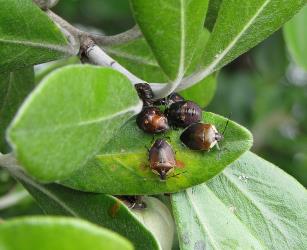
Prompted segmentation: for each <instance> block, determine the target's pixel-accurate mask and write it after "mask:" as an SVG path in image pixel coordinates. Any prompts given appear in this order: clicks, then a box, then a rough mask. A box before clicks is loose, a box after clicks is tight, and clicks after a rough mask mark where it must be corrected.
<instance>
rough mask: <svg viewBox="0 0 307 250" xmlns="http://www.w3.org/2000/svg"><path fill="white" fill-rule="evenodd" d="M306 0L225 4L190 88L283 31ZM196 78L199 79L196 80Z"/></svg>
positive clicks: (190, 80)
mask: <svg viewBox="0 0 307 250" xmlns="http://www.w3.org/2000/svg"><path fill="white" fill-rule="evenodd" d="M305 3H306V0H292V1H284V0H250V1H247V2H244V4H242V1H241V0H233V1H223V2H222V4H221V6H220V10H219V15H218V18H217V21H216V23H215V26H214V29H213V31H212V34H211V36H210V39H209V41H208V43H207V45H206V48H205V53H204V54H203V65H202V66H201V67H200V69H199V71H198V72H197V73H195V74H194V75H193V76H192V77H190V78H188V79H185V82H188V83H187V84H186V87H187V86H190V85H192V84H194V83H195V81H199V80H200V79H203V78H205V77H207V76H209V75H210V74H211V73H212V72H214V71H216V70H218V69H220V68H222V67H223V66H224V65H226V64H227V63H229V62H231V61H232V60H234V59H235V58H236V57H238V56H239V55H241V54H242V53H244V52H246V51H247V50H248V49H250V48H252V47H254V46H255V45H256V44H258V43H259V42H261V41H262V40H264V39H265V38H267V37H268V36H269V35H271V34H272V33H273V32H274V31H276V30H277V29H278V28H280V27H281V26H282V25H283V24H284V23H285V22H286V21H287V20H289V19H290V18H291V17H292V16H294V15H295V13H296V12H297V11H298V10H299V9H300V8H302V7H303V6H304V5H305ZM195 79H196V80H195Z"/></svg>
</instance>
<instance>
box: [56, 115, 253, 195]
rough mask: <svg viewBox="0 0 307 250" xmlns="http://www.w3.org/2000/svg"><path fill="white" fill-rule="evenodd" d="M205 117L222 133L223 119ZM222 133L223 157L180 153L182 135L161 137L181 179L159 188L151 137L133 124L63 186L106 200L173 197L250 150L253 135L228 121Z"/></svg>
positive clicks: (183, 150) (185, 150)
mask: <svg viewBox="0 0 307 250" xmlns="http://www.w3.org/2000/svg"><path fill="white" fill-rule="evenodd" d="M203 116H204V118H203V120H204V121H205V122H207V123H212V124H215V125H216V127H217V129H218V130H220V131H221V130H222V129H223V128H224V127H225V124H226V121H227V119H226V118H223V117H221V116H218V115H215V114H212V113H209V112H206V113H204V114H203ZM226 131H227V132H226V133H225V139H224V141H222V142H221V144H220V146H221V148H222V149H221V151H218V150H217V149H213V150H212V151H210V152H196V151H191V150H189V149H188V148H186V147H184V146H183V145H182V143H181V142H180V139H179V137H180V134H181V132H182V129H179V130H171V131H170V132H168V133H167V134H166V135H165V136H168V137H170V139H169V143H170V144H171V145H172V147H173V149H174V150H175V151H176V159H177V161H178V162H177V165H178V167H177V168H176V171H175V175H176V174H179V175H177V176H174V177H169V178H168V179H167V181H165V182H162V181H160V178H159V177H158V176H157V175H155V174H154V173H153V172H152V171H151V170H150V168H149V163H148V153H147V150H146V147H150V146H151V143H152V142H151V141H152V140H153V137H152V135H147V134H145V133H144V132H143V131H141V130H140V129H139V128H138V127H137V126H136V123H135V118H132V119H131V120H130V121H129V122H127V123H126V124H125V125H124V126H123V127H122V128H121V130H120V131H119V132H118V133H117V134H116V136H115V137H114V138H113V139H112V140H111V141H110V142H109V143H108V144H106V145H105V146H104V147H103V148H102V149H101V150H100V152H99V153H98V154H97V155H96V157H95V158H94V159H92V160H90V161H89V162H88V163H87V164H86V166H84V167H83V168H81V169H80V170H79V171H77V172H75V173H74V174H73V175H72V176H70V177H69V179H67V180H65V181H62V182H61V183H63V184H64V185H67V186H69V187H71V188H75V189H79V190H83V191H90V192H101V193H108V194H158V193H169V192H177V191H179V190H182V189H185V188H187V187H191V186H194V185H196V184H199V183H202V182H204V181H206V180H208V179H210V178H212V177H213V176H215V175H216V174H218V173H219V172H220V171H222V170H223V169H224V168H225V167H226V166H227V165H228V164H230V163H231V162H233V161H234V160H235V159H237V158H238V157H239V156H240V155H241V154H243V153H244V152H245V151H246V150H248V149H249V148H250V147H251V144H252V135H251V134H250V132H249V131H248V130H247V129H245V128H243V127H241V126H240V125H238V124H236V123H235V122H232V121H230V122H229V125H228V128H227V130H226ZM162 137H163V136H162ZM156 138H157V137H156Z"/></svg>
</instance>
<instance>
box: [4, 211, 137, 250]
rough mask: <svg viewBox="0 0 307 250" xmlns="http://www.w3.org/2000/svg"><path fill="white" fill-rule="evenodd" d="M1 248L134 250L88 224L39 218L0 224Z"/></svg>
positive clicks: (105, 231) (125, 242)
mask: <svg viewBox="0 0 307 250" xmlns="http://www.w3.org/2000/svg"><path fill="white" fill-rule="evenodd" d="M59 236H60V237H59ZM0 247H1V249H5V250H16V249H18V250H33V249H41V250H54V249H65V250H84V249H97V250H118V249H123V250H131V249H133V246H132V245H131V243H130V242H129V241H127V240H126V239H124V238H123V237H121V236H119V235H117V234H115V233H113V232H111V231H109V230H106V229H103V228H100V227H97V226H95V225H93V224H90V223H88V222H86V221H83V220H79V219H72V218H65V217H39V216H36V217H24V218H19V219H13V220H9V221H7V222H4V223H2V224H0Z"/></svg>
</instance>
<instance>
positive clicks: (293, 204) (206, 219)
mask: <svg viewBox="0 0 307 250" xmlns="http://www.w3.org/2000/svg"><path fill="white" fill-rule="evenodd" d="M172 205H173V208H174V210H173V211H174V217H175V220H176V224H177V229H178V233H179V242H180V246H181V248H180V249H182V250H184V249H191V248H192V247H193V246H196V245H197V246H199V248H198V249H225V250H226V249H306V248H307V233H306V230H305V229H306V227H307V219H306V211H307V195H306V190H305V188H304V187H303V186H301V185H300V184H299V183H298V182H297V181H296V180H295V179H293V178H292V177H290V176H289V175H287V174H286V173H285V172H283V171H282V170H280V169H279V168H277V167H276V166H274V165H273V164H271V163H269V162H267V161H265V160H263V159H261V158H260V157H258V156H256V155H255V154H253V153H251V152H247V153H245V154H244V155H243V156H242V157H241V158H240V159H239V160H237V161H236V162H234V163H233V164H232V165H231V166H230V167H228V168H226V169H225V170H224V171H223V173H222V174H220V175H219V176H217V177H215V178H214V179H212V180H210V181H209V182H207V184H202V185H199V186H197V187H193V188H191V189H187V190H186V191H184V192H181V193H178V194H175V195H172ZM200 246H201V247H200Z"/></svg>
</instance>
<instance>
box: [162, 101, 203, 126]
mask: <svg viewBox="0 0 307 250" xmlns="http://www.w3.org/2000/svg"><path fill="white" fill-rule="evenodd" d="M166 115H167V118H168V120H169V122H170V124H171V125H173V126H177V127H184V128H185V127H187V126H189V125H191V124H193V123H196V122H199V121H200V120H201V119H202V110H201V108H200V107H199V106H198V105H197V104H196V103H194V102H192V101H179V102H175V103H173V104H172V105H171V106H170V107H169V108H168V109H167V110H166Z"/></svg>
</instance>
